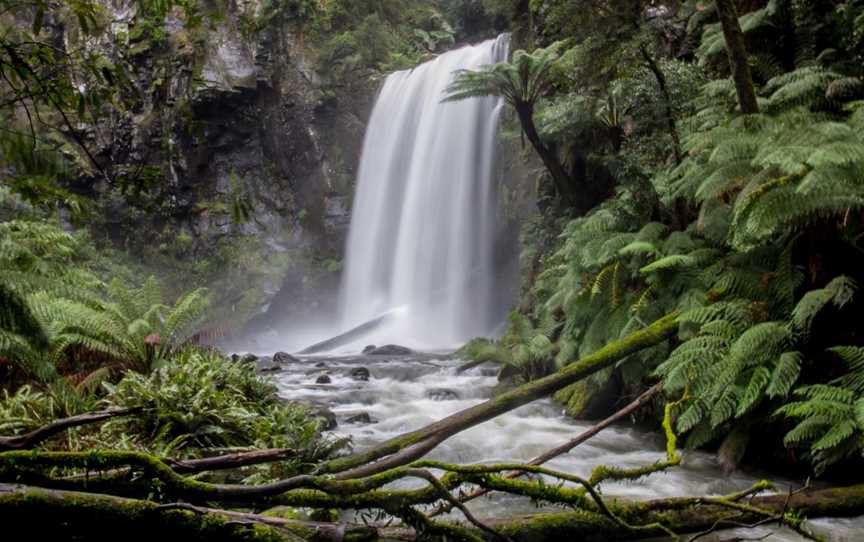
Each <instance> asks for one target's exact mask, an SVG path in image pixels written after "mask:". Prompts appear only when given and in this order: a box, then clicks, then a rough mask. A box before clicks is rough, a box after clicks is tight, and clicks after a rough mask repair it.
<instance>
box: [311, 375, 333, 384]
mask: <svg viewBox="0 0 864 542" xmlns="http://www.w3.org/2000/svg"><path fill="white" fill-rule="evenodd" d="M331 382H333V381H332V380H331V379H330V377H329V376H327V375H321V376H319V377H318V378H316V379H315V383H316V384H329V383H331Z"/></svg>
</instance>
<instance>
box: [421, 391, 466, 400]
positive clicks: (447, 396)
mask: <svg viewBox="0 0 864 542" xmlns="http://www.w3.org/2000/svg"><path fill="white" fill-rule="evenodd" d="M426 398H427V399H432V400H433V401H456V400H458V399H459V394H458V393H456V392H455V391H453V390H450V389H447V388H434V389H431V390H427V391H426Z"/></svg>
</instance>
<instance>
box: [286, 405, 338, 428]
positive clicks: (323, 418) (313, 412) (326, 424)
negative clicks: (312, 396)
mask: <svg viewBox="0 0 864 542" xmlns="http://www.w3.org/2000/svg"><path fill="white" fill-rule="evenodd" d="M296 403H298V404H300V405H303V406H304V407H306V408H307V409H309V415H310V416H311V417H312V418H313V419H316V420H318V422H319V423H320V424H321V430H322V431H332V430H333V429H336V427H337V426H338V425H339V423H338V422H337V421H336V414H333V411H332V410H330V409H329V408H327V407H326V406H324V405H321V404H318V403H306V402H300V401H297V402H296Z"/></svg>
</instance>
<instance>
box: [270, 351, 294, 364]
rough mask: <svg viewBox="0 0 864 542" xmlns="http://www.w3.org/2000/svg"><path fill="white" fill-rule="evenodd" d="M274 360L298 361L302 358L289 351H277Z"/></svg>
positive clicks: (278, 361)
mask: <svg viewBox="0 0 864 542" xmlns="http://www.w3.org/2000/svg"><path fill="white" fill-rule="evenodd" d="M273 361H275V362H276V363H297V362H298V361H300V360H299V359H297V358H295V357H294V356H292V355H291V354H289V353H287V352H276V353H275V354H273Z"/></svg>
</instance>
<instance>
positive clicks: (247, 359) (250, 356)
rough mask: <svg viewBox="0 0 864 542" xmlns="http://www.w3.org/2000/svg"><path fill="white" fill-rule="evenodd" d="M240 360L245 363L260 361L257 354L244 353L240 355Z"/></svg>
mask: <svg viewBox="0 0 864 542" xmlns="http://www.w3.org/2000/svg"><path fill="white" fill-rule="evenodd" d="M235 355H236V354H235ZM240 361H241V362H243V363H255V362H256V361H258V356H256V355H255V354H243V355H242V356H240Z"/></svg>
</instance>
